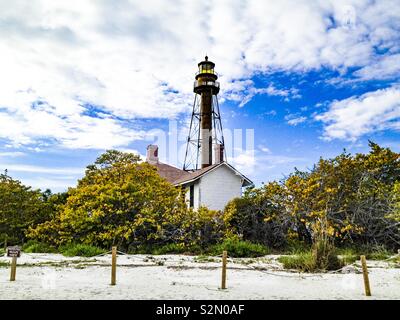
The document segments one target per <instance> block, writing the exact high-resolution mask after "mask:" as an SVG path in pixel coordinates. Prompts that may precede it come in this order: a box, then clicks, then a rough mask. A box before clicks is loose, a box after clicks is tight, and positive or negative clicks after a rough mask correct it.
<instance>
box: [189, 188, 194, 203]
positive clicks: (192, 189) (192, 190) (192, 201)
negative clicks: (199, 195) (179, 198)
mask: <svg viewBox="0 0 400 320" xmlns="http://www.w3.org/2000/svg"><path fill="white" fill-rule="evenodd" d="M189 198H190V203H189V206H190V208H193V207H194V184H192V185H191V186H190V191H189Z"/></svg>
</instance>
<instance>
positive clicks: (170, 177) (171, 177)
mask: <svg viewBox="0 0 400 320" xmlns="http://www.w3.org/2000/svg"><path fill="white" fill-rule="evenodd" d="M152 165H153V166H155V167H156V168H157V172H158V174H159V175H160V176H161V177H163V178H164V179H166V180H167V181H168V182H170V183H172V184H175V183H174V181H175V180H178V179H179V178H183V177H185V176H187V175H189V174H190V173H189V172H186V171H183V170H181V169H178V168H176V167H173V166H170V165H169V164H165V163H162V162H158V163H152Z"/></svg>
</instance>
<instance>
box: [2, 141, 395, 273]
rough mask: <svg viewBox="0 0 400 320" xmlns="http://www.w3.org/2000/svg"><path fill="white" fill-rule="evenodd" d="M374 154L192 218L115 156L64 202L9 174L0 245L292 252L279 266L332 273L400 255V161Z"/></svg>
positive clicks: (171, 192) (132, 159)
mask: <svg viewBox="0 0 400 320" xmlns="http://www.w3.org/2000/svg"><path fill="white" fill-rule="evenodd" d="M370 148H371V150H370V152H369V153H368V154H356V155H351V154H349V153H347V152H343V153H342V154H340V155H339V156H337V157H335V158H333V159H320V160H319V162H318V163H317V164H315V166H314V167H313V168H312V170H310V171H307V172H304V171H299V170H297V169H295V171H294V172H293V173H292V174H291V175H289V176H288V177H287V178H285V179H284V180H282V181H280V182H271V183H268V184H265V185H263V186H262V187H260V188H252V189H248V190H246V191H245V193H244V195H243V197H242V198H237V199H234V200H232V201H231V202H230V203H229V204H228V205H227V206H226V208H225V210H224V212H218V211H212V210H208V209H207V208H200V209H199V210H197V211H194V210H191V209H188V208H187V206H186V205H185V203H184V197H183V195H182V193H181V192H180V190H178V189H177V188H175V187H174V186H172V185H171V184H169V183H168V182H167V181H165V180H164V179H162V178H161V177H160V176H159V175H158V174H157V172H156V169H155V168H154V167H153V166H151V165H149V164H147V163H143V162H140V161H139V157H138V156H136V155H134V154H129V153H122V152H119V151H115V150H112V151H107V152H106V153H104V154H103V155H101V156H100V157H99V158H98V159H97V160H96V161H95V163H94V164H92V165H89V166H88V167H87V169H86V173H85V176H84V177H83V178H82V179H81V180H79V181H78V184H77V186H76V187H75V188H70V189H69V190H68V191H67V192H66V193H61V194H51V192H49V191H46V192H40V191H39V190H32V189H31V188H29V187H26V186H24V185H22V184H21V182H19V181H16V180H14V179H12V178H11V177H9V176H8V175H7V173H5V174H2V175H0V242H3V243H5V242H8V243H9V244H24V243H26V241H27V239H31V241H30V242H29V243H28V244H25V248H26V250H27V251H30V252H39V251H51V250H59V251H61V252H63V251H64V252H67V254H75V253H76V254H79V253H80V254H82V255H93V254H95V253H101V252H103V251H104V249H107V250H108V249H109V248H110V246H111V245H118V247H119V248H120V249H121V250H123V251H129V252H153V253H169V252H177V253H216V252H218V251H221V250H223V249H228V250H229V252H231V254H232V255H236V256H246V255H247V256H257V255H264V254H266V253H267V252H269V251H271V250H273V251H276V252H288V251H290V252H292V253H297V255H295V256H293V257H292V258H282V262H283V263H284V265H286V266H288V267H291V266H292V267H293V266H294V267H296V268H298V269H303V270H305V271H311V270H316V269H318V270H326V269H330V268H337V267H338V266H339V265H340V263H341V262H342V261H339V259H338V258H337V253H338V250H339V251H340V250H348V249H349V248H352V250H353V249H354V248H363V250H364V252H365V253H367V252H368V253H371V254H372V252H376V251H377V248H380V252H382V250H383V251H385V250H386V251H387V252H391V251H393V250H395V249H397V248H399V247H400V155H399V154H397V153H395V152H392V151H391V150H390V149H387V148H382V147H380V146H378V145H377V144H374V143H372V142H371V143H370ZM75 247H76V248H75ZM93 247H94V249H93ZM298 251H299V252H301V254H299V252H298ZM386 251H385V252H386ZM378 255H379V254H378Z"/></svg>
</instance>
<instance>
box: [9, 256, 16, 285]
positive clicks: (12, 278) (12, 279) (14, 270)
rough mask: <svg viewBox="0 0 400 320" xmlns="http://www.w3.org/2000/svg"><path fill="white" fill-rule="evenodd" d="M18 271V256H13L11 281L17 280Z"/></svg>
mask: <svg viewBox="0 0 400 320" xmlns="http://www.w3.org/2000/svg"><path fill="white" fill-rule="evenodd" d="M16 273H17V257H13V258H12V260H11V273H10V281H15V275H16Z"/></svg>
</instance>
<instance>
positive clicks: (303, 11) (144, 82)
mask: <svg viewBox="0 0 400 320" xmlns="http://www.w3.org/2000/svg"><path fill="white" fill-rule="evenodd" d="M0 52H1V55H0V70H2V72H1V75H0V82H1V83H0V170H4V169H8V172H9V174H10V175H11V176H12V177H14V178H18V179H20V180H22V181H23V182H24V183H26V184H28V185H32V186H33V187H35V188H41V189H45V188H51V189H52V190H53V191H62V190H65V189H66V188H67V187H69V186H74V185H75V184H76V181H77V179H78V178H80V177H81V176H82V175H83V173H84V168H85V166H86V165H88V164H90V163H92V162H93V161H94V160H95V158H96V157H97V156H98V155H99V154H101V153H102V152H104V150H106V149H110V148H115V149H119V150H123V151H131V152H137V153H139V154H141V155H144V154H145V148H146V146H147V145H148V144H149V143H152V142H154V138H152V132H154V130H156V129H159V130H163V131H164V132H168V130H169V128H171V126H172V127H173V126H175V124H176V126H177V131H178V135H179V146H181V145H182V144H183V143H184V142H183V140H184V139H185V136H186V135H187V133H188V121H189V117H190V112H191V108H192V103H193V98H194V96H193V92H192V85H193V80H194V73H195V72H196V71H197V70H196V68H197V63H198V62H199V61H200V60H202V59H203V57H204V55H205V54H206V53H207V54H208V56H209V57H210V60H212V61H214V62H215V63H216V71H217V72H218V73H219V74H220V79H219V81H220V82H221V92H220V95H219V101H220V107H221V112H222V118H223V126H224V128H225V129H226V130H227V131H228V132H229V131H230V132H233V130H235V129H236V130H238V129H240V130H243V132H245V130H246V129H247V130H249V129H250V130H254V131H253V132H254V145H251V146H247V145H246V144H245V143H244V144H243V148H242V149H241V148H236V149H235V151H234V153H232V154H231V156H230V157H229V159H228V160H229V161H230V162H231V163H232V164H233V165H235V166H236V167H237V168H238V169H239V170H240V171H242V172H243V173H244V174H246V175H247V176H249V177H250V178H251V179H252V180H253V181H254V182H255V183H256V184H257V185H260V184H261V183H262V182H267V181H271V180H275V179H281V178H282V177H284V175H286V174H288V173H290V172H291V171H292V170H293V168H294V167H297V168H299V169H307V168H310V167H311V166H312V165H313V163H315V162H316V161H317V160H318V159H319V157H320V156H322V157H325V158H326V157H333V156H335V155H337V154H338V153H340V152H341V151H342V150H343V149H344V148H346V149H347V150H348V151H350V152H352V153H355V152H367V151H368V139H370V140H373V141H375V142H377V143H379V144H381V145H383V146H388V147H391V148H392V149H393V150H395V151H399V152H400V143H399V141H400V139H399V138H400V4H399V2H398V1H396V0H394V1H390V0H387V1H385V0H383V1H367V0H354V1H345V0H343V1H289V0H287V1H279V2H278V1H240V0H238V1H201V2H200V1H199V2H194V1H178V2H177V3H176V5H175V6H171V5H168V4H167V3H166V2H164V1H146V3H143V2H140V1H125V0H120V1H105V0H104V1H87V2H85V3H84V4H83V3H82V2H80V1H57V2H55V1H46V0H33V1H29V2H27V1H13V3H12V4H11V5H10V2H9V1H6V0H0ZM169 139H171V140H172V138H171V136H170V138H169ZM235 147H238V146H235ZM164 149H166V147H165V148H164ZM160 153H161V155H162V160H164V161H166V162H169V163H171V164H175V165H177V166H181V161H182V160H183V159H181V158H178V159H177V158H176V156H174V155H170V154H168V152H166V150H160Z"/></svg>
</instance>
